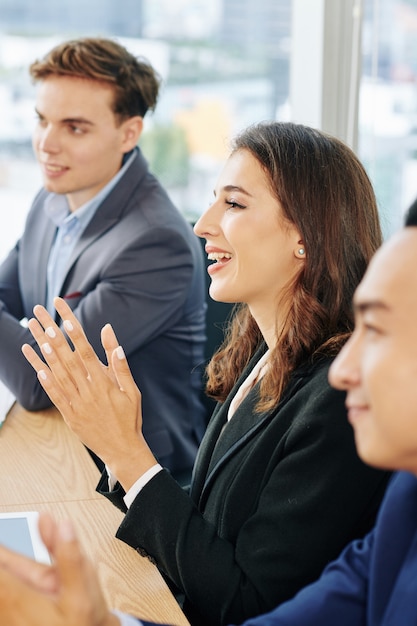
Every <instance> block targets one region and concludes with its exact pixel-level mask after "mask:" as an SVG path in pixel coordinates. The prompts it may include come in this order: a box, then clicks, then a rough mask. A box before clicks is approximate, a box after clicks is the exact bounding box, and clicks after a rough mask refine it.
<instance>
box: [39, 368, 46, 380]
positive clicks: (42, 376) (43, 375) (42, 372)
mask: <svg viewBox="0 0 417 626" xmlns="http://www.w3.org/2000/svg"><path fill="white" fill-rule="evenodd" d="M38 376H39V378H42V380H46V379H47V378H48V377H47V375H46V372H45V370H39V372H38Z"/></svg>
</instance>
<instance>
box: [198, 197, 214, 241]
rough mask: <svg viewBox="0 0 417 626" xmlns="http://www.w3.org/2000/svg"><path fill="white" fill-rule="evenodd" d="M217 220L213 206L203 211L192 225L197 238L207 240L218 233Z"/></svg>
mask: <svg viewBox="0 0 417 626" xmlns="http://www.w3.org/2000/svg"><path fill="white" fill-rule="evenodd" d="M219 230H220V229H219V220H218V217H217V213H216V207H215V204H212V205H210V206H209V207H208V209H206V210H205V211H204V213H203V214H202V215H201V217H200V218H199V219H198V220H197V222H196V223H195V225H194V232H195V234H196V235H197V237H201V238H202V239H207V238H208V237H215V236H216V235H217V234H218V233H219Z"/></svg>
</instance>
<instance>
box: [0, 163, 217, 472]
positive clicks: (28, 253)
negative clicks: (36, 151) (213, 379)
mask: <svg viewBox="0 0 417 626" xmlns="http://www.w3.org/2000/svg"><path fill="white" fill-rule="evenodd" d="M48 195H49V194H48V192H47V191H45V190H42V191H40V192H39V194H38V195H37V197H36V198H35V200H34V203H33V205H32V207H31V209H30V212H29V214H28V217H27V222H26V226H25V230H24V233H23V235H22V237H21V239H20V240H19V241H18V243H17V245H16V246H15V248H14V249H13V250H12V251H11V252H10V254H9V256H8V257H7V258H6V259H5V261H4V262H3V263H2V265H1V266H0V378H1V379H2V380H3V382H4V383H5V384H6V385H7V386H8V387H9V388H10V389H11V391H12V392H13V393H14V394H15V395H16V397H17V400H18V401H19V402H20V403H21V404H22V405H23V406H24V407H25V408H27V409H29V410H38V409H42V408H45V407H47V406H49V405H50V401H49V399H48V398H47V396H46V394H45V393H44V392H43V390H42V388H41V387H40V385H39V383H38V381H37V379H36V376H35V373H34V371H33V370H32V368H31V367H30V366H29V365H28V364H27V362H26V360H25V359H24V357H23V355H22V354H21V346H22V344H23V343H25V342H26V343H29V344H31V345H33V346H34V341H33V339H32V336H31V335H30V333H29V331H28V330H27V329H25V328H23V327H22V326H21V325H20V323H19V320H20V319H22V318H24V317H27V318H30V317H32V315H33V307H34V305H35V304H38V303H40V304H45V303H46V269H47V262H48V256H49V252H50V249H51V246H52V243H53V240H54V236H55V232H56V227H55V225H54V224H53V223H52V222H51V220H50V219H49V218H48V217H47V215H46V214H45V212H44V208H43V207H44V203H45V199H46V198H47V197H48ZM57 295H58V294H57ZM59 295H61V296H62V297H64V298H66V299H67V302H68V303H69V304H70V306H71V308H72V309H73V310H74V312H75V314H76V316H77V317H78V319H79V320H80V321H81V323H82V325H83V327H84V329H85V332H86V334H87V337H88V339H89V341H90V342H91V343H92V345H93V347H94V349H95V351H96V352H97V353H98V355H99V356H100V358H102V359H103V360H104V358H105V355H104V351H103V349H102V347H101V342H100V329H101V328H102V326H104V324H106V323H107V322H110V323H111V324H112V325H113V327H114V330H115V332H116V334H117V337H118V339H119V341H120V343H121V345H122V346H123V347H124V349H125V352H126V354H127V357H128V361H129V364H130V367H131V369H132V372H133V375H134V377H135V380H136V382H137V384H138V386H139V387H140V389H141V392H142V395H143V416H144V434H145V437H146V438H147V440H148V442H149V445H150V446H151V448H152V450H153V451H154V453H155V454H156V455H157V457H158V458H159V459H160V461H161V462H162V464H163V465H165V466H166V467H168V468H169V469H170V470H171V471H173V472H181V471H183V470H184V471H187V470H189V469H190V468H191V466H192V463H193V460H194V457H195V454H196V450H197V447H198V443H199V441H200V439H201V437H202V434H203V431H204V428H205V424H206V422H205V412H204V408H203V406H202V404H201V397H200V394H201V371H202V367H201V366H202V363H203V361H204V341H205V282H204V261H203V257H202V251H201V246H200V244H199V242H198V240H197V237H196V236H195V235H194V233H193V232H192V228H191V226H190V224H188V223H187V222H186V220H185V219H184V217H183V216H182V215H181V214H180V213H179V211H178V210H177V209H176V208H175V206H174V205H173V204H172V202H171V201H170V199H169V198H168V196H167V194H166V193H165V191H164V189H163V188H162V187H161V185H160V184H159V182H158V181H157V180H156V178H155V177H154V176H153V175H152V174H151V173H150V172H149V170H148V166H147V163H146V161H145V159H144V158H143V156H142V154H141V153H140V151H138V153H137V156H136V159H135V161H134V162H133V163H132V165H131V166H130V168H129V169H128V170H127V172H126V173H125V175H124V176H123V177H122V179H121V180H120V181H119V182H118V184H117V185H116V187H115V188H114V189H113V190H112V191H111V193H110V194H109V196H108V197H107V198H106V199H105V200H104V201H103V203H102V204H101V206H100V207H99V208H98V210H97V212H96V214H95V216H94V217H93V219H92V220H91V221H90V223H89V224H88V226H87V228H86V230H85V231H84V233H83V234H82V236H81V239H80V241H79V242H78V244H77V246H76V248H75V250H74V252H73V254H72V257H71V259H70V261H69V263H68V268H67V274H66V277H65V280H64V282H63V285H62V290H61V293H60V294H59ZM34 347H35V346H34Z"/></svg>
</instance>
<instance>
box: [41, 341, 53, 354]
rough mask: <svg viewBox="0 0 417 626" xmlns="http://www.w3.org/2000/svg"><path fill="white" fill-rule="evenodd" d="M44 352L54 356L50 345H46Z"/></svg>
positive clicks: (43, 347) (43, 348)
mask: <svg viewBox="0 0 417 626" xmlns="http://www.w3.org/2000/svg"><path fill="white" fill-rule="evenodd" d="M42 351H43V352H46V354H52V348H51V346H50V345H49V343H44V344H43V346H42Z"/></svg>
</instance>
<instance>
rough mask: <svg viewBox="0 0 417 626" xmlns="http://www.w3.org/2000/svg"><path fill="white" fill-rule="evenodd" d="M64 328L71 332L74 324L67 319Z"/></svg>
mask: <svg viewBox="0 0 417 626" xmlns="http://www.w3.org/2000/svg"><path fill="white" fill-rule="evenodd" d="M64 328H65V330H67V331H68V332H69V333H70V332H71V331H72V330H74V326H73V325H72V324H71V322H70V321H69V320H65V322H64Z"/></svg>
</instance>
